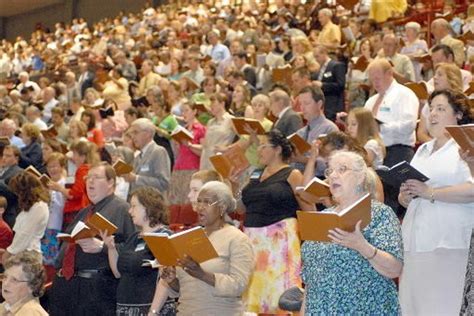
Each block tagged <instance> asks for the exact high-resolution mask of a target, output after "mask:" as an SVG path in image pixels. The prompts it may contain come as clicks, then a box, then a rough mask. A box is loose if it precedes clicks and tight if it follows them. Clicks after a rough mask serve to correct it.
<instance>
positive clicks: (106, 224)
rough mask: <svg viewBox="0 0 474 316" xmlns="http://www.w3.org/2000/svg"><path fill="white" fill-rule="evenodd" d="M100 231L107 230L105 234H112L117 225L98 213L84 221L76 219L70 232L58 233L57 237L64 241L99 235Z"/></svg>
mask: <svg viewBox="0 0 474 316" xmlns="http://www.w3.org/2000/svg"><path fill="white" fill-rule="evenodd" d="M100 231H107V235H108V236H110V235H113V234H114V233H115V232H116V231H117V226H115V224H114V223H112V222H111V221H109V220H108V219H107V218H105V217H104V216H103V215H101V214H100V213H95V214H94V215H92V216H91V217H90V218H89V219H88V220H87V221H86V223H84V222H83V221H78V222H77V224H76V226H74V229H73V230H72V232H71V233H70V234H66V233H59V234H58V235H57V237H58V239H60V240H64V241H68V242H71V241H75V240H79V239H84V238H93V237H95V236H97V235H99V233H100Z"/></svg>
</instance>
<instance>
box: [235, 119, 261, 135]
mask: <svg viewBox="0 0 474 316" xmlns="http://www.w3.org/2000/svg"><path fill="white" fill-rule="evenodd" d="M232 123H234V127H235V130H236V131H237V134H239V135H249V133H248V132H247V131H246V130H245V125H247V126H248V127H250V129H252V130H253V131H254V132H255V133H256V134H257V135H264V134H265V129H264V128H263V126H262V123H260V121H258V120H256V119H251V118H245V117H233V118H232Z"/></svg>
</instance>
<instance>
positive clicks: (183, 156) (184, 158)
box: [174, 123, 206, 170]
mask: <svg viewBox="0 0 474 316" xmlns="http://www.w3.org/2000/svg"><path fill="white" fill-rule="evenodd" d="M190 131H191V132H192V133H193V136H194V137H193V140H192V141H191V143H192V144H200V143H201V139H202V138H204V136H205V135H206V127H205V126H204V125H202V124H201V123H194V124H193V125H192V126H191V129H190ZM199 161H200V157H199V156H198V155H196V154H195V153H193V152H192V151H191V149H189V147H187V146H185V145H183V144H179V152H178V158H177V159H176V162H175V164H174V170H194V169H199Z"/></svg>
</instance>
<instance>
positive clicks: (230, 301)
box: [149, 181, 254, 315]
mask: <svg viewBox="0 0 474 316" xmlns="http://www.w3.org/2000/svg"><path fill="white" fill-rule="evenodd" d="M194 204H195V210H196V212H197V213H198V218H199V224H200V225H202V226H203V227H204V230H205V232H206V234H207V236H208V237H209V240H210V241H211V243H212V245H213V246H214V248H215V249H216V251H217V254H218V255H219V256H218V257H217V258H214V259H211V260H208V261H205V262H203V263H201V264H199V263H197V262H195V261H194V260H193V259H192V258H190V257H187V258H186V259H184V260H182V261H181V262H180V267H176V268H175V267H166V268H164V269H162V271H161V278H160V281H159V283H158V285H157V289H156V292H155V298H154V300H153V303H152V308H151V312H150V313H149V315H158V313H157V312H156V311H159V310H160V309H161V306H162V305H163V303H164V302H165V300H166V298H167V297H168V296H172V295H173V294H174V295H175V296H176V295H179V305H178V314H179V315H242V313H243V311H244V306H243V302H242V293H243V292H244V291H245V289H246V288H247V286H248V283H249V280H250V275H251V274H252V272H253V269H254V252H253V248H252V244H251V242H250V239H249V238H248V237H247V236H246V235H245V234H244V233H243V232H242V231H240V230H239V229H238V228H236V227H234V226H232V225H230V224H228V223H226V218H227V214H228V213H230V212H233V211H234V210H235V208H236V201H235V199H234V198H233V196H232V192H231V190H230V189H229V187H228V186H227V185H226V184H224V183H223V182H219V181H210V182H207V183H206V184H204V186H203V187H202V188H201V190H200V191H199V194H198V197H197V201H196V203H194ZM178 293H179V294H178Z"/></svg>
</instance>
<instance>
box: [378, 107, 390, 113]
mask: <svg viewBox="0 0 474 316" xmlns="http://www.w3.org/2000/svg"><path fill="white" fill-rule="evenodd" d="M379 111H380V112H390V111H391V110H390V108H389V107H387V106H385V107H381V108H380V109H379Z"/></svg>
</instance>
